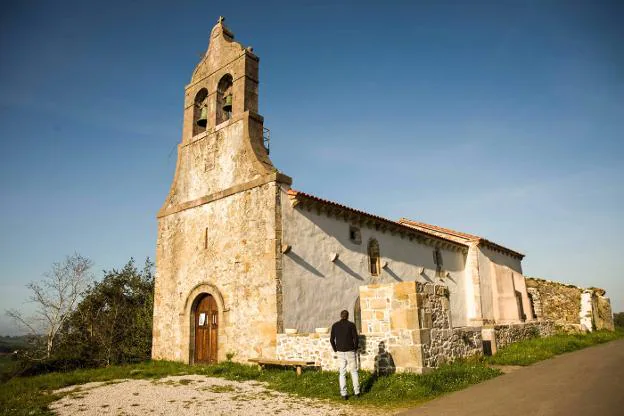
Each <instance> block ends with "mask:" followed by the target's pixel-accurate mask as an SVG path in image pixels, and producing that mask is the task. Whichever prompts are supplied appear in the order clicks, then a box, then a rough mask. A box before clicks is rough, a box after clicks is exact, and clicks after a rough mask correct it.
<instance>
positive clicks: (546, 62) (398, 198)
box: [0, 0, 624, 334]
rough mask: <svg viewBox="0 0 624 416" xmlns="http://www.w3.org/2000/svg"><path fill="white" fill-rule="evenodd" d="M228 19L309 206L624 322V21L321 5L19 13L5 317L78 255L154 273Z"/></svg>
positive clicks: (496, 8) (7, 6)
mask: <svg viewBox="0 0 624 416" xmlns="http://www.w3.org/2000/svg"><path fill="white" fill-rule="evenodd" d="M382 3H383V4H382ZM219 15H224V16H226V25H227V26H228V27H229V28H230V29H231V30H232V31H233V32H234V33H235V35H236V39H237V40H238V41H240V42H242V43H243V44H244V45H252V46H253V47H254V50H255V52H256V53H257V54H258V55H259V56H260V59H261V60H260V82H261V84H260V113H261V114H262V115H263V116H264V117H265V126H266V127H268V128H270V129H271V137H272V141H271V158H272V160H273V162H274V164H275V165H276V166H277V167H278V168H279V169H280V170H282V171H283V172H284V173H286V174H288V175H290V176H292V177H293V179H294V184H293V187H294V188H295V189H299V190H302V191H305V192H309V193H312V194H315V195H318V196H320V197H324V198H328V199H331V200H335V201H338V202H341V203H344V204H347V205H350V206H353V207H355V208H358V209H362V210H365V211H368V212H372V213H375V214H378V215H381V216H384V217H387V218H391V219H397V218H399V217H402V216H405V217H409V218H413V219H416V220H420V221H424V222H429V223H432V224H436V225H442V226H446V227H450V228H455V229H458V230H461V231H466V232H470V233H474V234H478V235H482V236H484V237H487V238H488V239H491V240H494V241H496V242H498V243H500V244H503V245H506V246H508V247H511V248H513V249H515V250H518V251H521V252H524V253H526V254H527V257H526V258H525V261H524V262H523V266H524V271H525V274H526V275H530V276H540V277H545V278H550V279H553V280H561V281H566V282H569V283H573V284H577V285H582V286H591V285H593V286H599V287H604V288H605V289H606V290H607V292H608V295H609V296H610V297H611V299H612V303H613V306H614V310H615V311H622V310H624V283H623V282H624V277H623V276H624V272H623V271H622V262H621V261H620V256H621V255H622V251H623V249H624V244H622V239H621V236H622V235H624V216H623V215H622V212H623V210H622V205H623V204H624V185H623V183H624V163H623V162H624V137H623V136H624V69H623V67H624V48H622V44H624V29H623V27H622V25H621V21H620V18H621V16H622V15H624V7H622V5H621V4H619V5H618V2H616V1H612V2H606V1H605V2H600V1H591V2H590V1H488V2H476V1H475V2H468V1H415V2H407V1H406V2H397V1H386V2H371V1H353V2H346V1H345V2H330V1H321V0H317V1H289V2H272V1H263V2H245V1H238V2H207V1H202V2H200V1H197V2H192V1H178V2H164V1H162V2H159V1H88V2H85V1H70V0H65V1H60V2H51V1H13V2H11V1H9V2H4V3H3V6H2V13H0V158H1V159H0V184H1V185H2V190H3V192H2V199H1V201H2V203H1V204H0V229H1V230H2V232H1V233H0V236H1V237H0V309H2V310H3V309H6V308H12V307H18V308H19V307H25V308H28V305H23V302H24V301H25V299H26V298H27V296H28V292H27V290H26V288H25V287H24V285H25V284H26V283H28V282H29V281H31V280H37V279H39V278H41V276H42V274H43V273H44V272H45V271H46V270H49V268H50V265H51V264H52V262H54V261H59V260H62V259H63V258H64V256H65V255H68V254H71V253H73V252H75V251H77V252H79V253H81V254H83V255H85V256H87V257H90V258H91V259H93V261H94V262H95V264H96V266H95V272H96V275H97V276H101V270H102V269H110V268H113V267H121V266H122V265H123V264H125V262H126V261H127V260H128V259H129V258H130V257H131V256H132V257H134V258H136V259H137V261H139V262H142V261H143V259H144V258H145V257H147V256H150V257H152V258H153V256H154V252H155V243H156V218H155V215H156V212H157V210H158V209H159V207H160V205H161V204H162V202H163V201H164V198H165V196H166V194H167V191H168V189H169V185H170V183H171V180H172V178H173V171H174V168H175V160H176V157H175V152H176V150H175V146H176V144H177V143H178V142H179V140H180V135H181V120H182V103H183V92H184V86H185V85H186V84H187V83H188V82H189V80H190V76H191V73H192V70H193V68H194V66H195V65H196V64H197V62H198V61H199V59H200V57H201V56H202V55H203V53H204V51H205V50H206V48H207V44H208V38H209V33H210V30H211V28H212V26H213V25H214V24H215V22H216V20H217V18H218V16H219ZM11 331H12V329H11V326H10V325H9V323H8V321H7V320H6V318H5V317H4V316H2V317H0V334H1V333H8V332H11Z"/></svg>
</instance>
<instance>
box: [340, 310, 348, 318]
mask: <svg viewBox="0 0 624 416" xmlns="http://www.w3.org/2000/svg"><path fill="white" fill-rule="evenodd" d="M340 319H349V311H347V310H346V309H343V310H342V311H340Z"/></svg>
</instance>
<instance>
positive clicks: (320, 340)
mask: <svg viewBox="0 0 624 416" xmlns="http://www.w3.org/2000/svg"><path fill="white" fill-rule="evenodd" d="M386 342H387V340H386V339H384V338H383V337H378V336H370V335H368V336H366V335H360V338H359V349H358V353H359V354H358V356H359V359H360V369H362V370H367V371H375V370H376V369H377V367H380V368H381V370H382V371H383V370H384V369H385V367H386V366H389V365H391V363H386V362H384V360H380V359H379V356H378V355H379V354H378V352H379V346H380V344H382V343H383V344H382V345H384V344H385V343H386ZM335 356H336V354H335V353H334V351H333V350H332V347H331V344H330V342H329V334H317V333H309V334H308V333H305V334H278V335H277V359H278V360H305V361H314V362H315V363H316V365H318V366H320V367H321V368H322V369H323V370H329V371H338V367H339V364H338V360H337V359H336V358H335ZM376 361H377V362H378V365H377V367H376V366H375V362H376Z"/></svg>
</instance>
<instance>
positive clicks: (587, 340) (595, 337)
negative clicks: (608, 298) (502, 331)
mask: <svg viewBox="0 0 624 416" xmlns="http://www.w3.org/2000/svg"><path fill="white" fill-rule="evenodd" d="M622 337H624V329H618V330H617V331H615V332H610V331H595V332H591V333H589V334H557V335H553V336H552V337H548V338H533V339H529V340H526V341H522V342H517V343H514V344H510V345H508V346H506V347H505V348H502V349H501V350H500V351H499V352H497V354H496V355H494V356H491V357H487V358H486V359H485V360H484V361H485V362H486V363H488V364H497V365H523V366H524V365H531V364H533V363H536V362H538V361H542V360H546V359H548V358H552V357H554V356H555V355H559V354H563V353H566V352H572V351H576V350H580V349H582V348H586V347H590V346H592V345H596V344H602V343H604V342H608V341H613V340H615V339H618V338H622Z"/></svg>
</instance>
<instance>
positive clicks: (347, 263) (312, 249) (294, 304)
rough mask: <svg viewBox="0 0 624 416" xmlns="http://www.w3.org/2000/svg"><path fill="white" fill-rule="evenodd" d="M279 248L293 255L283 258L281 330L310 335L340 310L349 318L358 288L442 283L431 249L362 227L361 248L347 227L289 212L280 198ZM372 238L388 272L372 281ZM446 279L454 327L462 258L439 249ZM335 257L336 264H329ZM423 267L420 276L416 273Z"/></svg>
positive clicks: (462, 302) (462, 305) (461, 291)
mask: <svg viewBox="0 0 624 416" xmlns="http://www.w3.org/2000/svg"><path fill="white" fill-rule="evenodd" d="M282 205H283V208H282V219H283V230H284V231H283V245H289V246H291V250H290V251H289V252H288V253H286V254H284V256H283V261H282V265H283V290H284V327H285V328H294V329H297V330H298V331H299V332H302V333H303V332H313V331H314V329H315V328H317V327H327V326H331V324H332V323H333V322H335V321H336V320H337V319H338V317H339V312H340V311H341V310H342V309H347V310H349V311H350V313H351V314H353V311H354V305H355V303H356V300H357V299H358V297H359V290H358V288H359V286H361V285H366V284H369V283H392V282H402V281H419V282H422V283H425V282H428V281H430V282H431V281H437V282H439V281H440V280H439V279H438V278H436V265H435V264H434V263H433V251H434V247H433V246H432V245H426V244H424V243H420V242H417V241H415V240H414V241H410V240H409V239H408V238H401V236H400V235H398V234H394V235H393V234H392V233H390V232H389V231H386V232H383V231H381V230H377V229H376V228H375V227H374V225H371V226H370V227H368V226H361V227H360V232H361V243H359V244H356V243H354V242H352V241H351V240H350V239H349V226H350V225H351V224H350V223H349V222H347V221H345V220H344V219H343V218H336V217H335V216H327V215H325V214H324V213H323V212H317V211H316V210H312V211H308V210H306V209H303V208H300V207H299V206H298V207H293V206H292V204H291V203H290V202H289V201H288V199H287V196H285V195H284V196H282ZM370 238H375V239H376V240H377V241H378V243H379V248H380V254H381V261H380V263H381V264H382V265H383V264H385V263H387V265H386V267H384V268H382V269H381V270H380V275H379V276H378V277H373V276H371V273H370V271H369V257H368V253H367V245H368V241H369V239H370ZM440 251H441V253H442V257H443V262H444V266H443V269H444V271H445V272H449V273H450V277H449V278H445V279H444V283H445V284H446V285H447V286H448V288H449V291H450V297H451V299H452V307H451V311H452V323H453V325H465V324H466V319H467V318H466V295H465V284H464V265H465V254H464V253H462V252H461V251H453V250H449V249H440ZM334 253H337V254H338V256H339V257H338V259H337V260H336V261H334V262H332V261H331V258H332V256H333V255H334ZM421 268H424V272H423V273H420V270H421Z"/></svg>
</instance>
